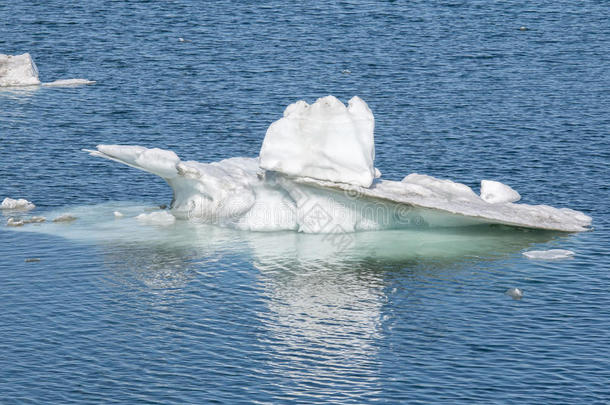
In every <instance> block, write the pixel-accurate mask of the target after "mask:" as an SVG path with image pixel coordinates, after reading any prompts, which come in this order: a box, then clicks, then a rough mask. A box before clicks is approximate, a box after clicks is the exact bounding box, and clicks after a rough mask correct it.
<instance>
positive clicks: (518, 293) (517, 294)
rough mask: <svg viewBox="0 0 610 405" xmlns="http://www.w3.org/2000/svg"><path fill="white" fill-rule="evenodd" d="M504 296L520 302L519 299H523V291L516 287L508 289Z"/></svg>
mask: <svg viewBox="0 0 610 405" xmlns="http://www.w3.org/2000/svg"><path fill="white" fill-rule="evenodd" d="M504 294H506V295H508V296H510V297H512V298H513V299H515V300H520V299H521V298H523V291H522V290H521V289H520V288H516V287H513V288H509V289H508V290H506V292H505V293H504Z"/></svg>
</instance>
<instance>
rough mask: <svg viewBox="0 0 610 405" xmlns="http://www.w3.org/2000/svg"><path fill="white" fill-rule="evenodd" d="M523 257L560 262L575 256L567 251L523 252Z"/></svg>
mask: <svg viewBox="0 0 610 405" xmlns="http://www.w3.org/2000/svg"><path fill="white" fill-rule="evenodd" d="M523 256H525V257H527V258H528V259H537V260H558V259H566V258H568V257H572V256H574V252H572V251H571V250H565V249H550V250H530V251H529V252H523Z"/></svg>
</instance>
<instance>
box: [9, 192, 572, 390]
mask: <svg viewBox="0 0 610 405" xmlns="http://www.w3.org/2000/svg"><path fill="white" fill-rule="evenodd" d="M152 209H153V207H146V206H142V205H130V204H117V203H112V204H103V205H98V206H81V207H70V209H69V211H70V212H71V213H72V214H73V215H74V216H76V217H78V219H77V220H76V221H73V222H71V223H53V222H47V223H42V224H30V225H28V226H24V227H23V228H21V229H17V230H16V231H32V232H42V233H46V234H52V235H58V236H62V237H65V238H68V239H71V240H74V241H78V242H81V243H82V242H84V243H89V244H93V245H94V246H96V247H97V250H98V251H99V252H100V253H101V254H100V256H101V257H102V258H103V260H104V271H105V273H106V274H105V276H104V278H105V279H106V280H108V282H110V283H112V284H114V285H119V286H120V287H121V288H122V289H123V290H127V291H129V292H133V291H135V294H139V292H140V291H143V292H144V293H149V294H139V295H137V297H138V299H141V298H142V297H144V298H147V299H148V303H149V304H150V305H153V306H155V307H156V308H159V307H164V308H165V307H167V308H168V311H167V312H168V314H170V315H164V317H163V319H164V320H166V321H167V323H168V324H169V325H172V327H173V322H174V321H175V320H176V319H175V318H174V314H175V312H177V311H179V309H178V310H177V309H176V307H178V308H179V307H180V306H179V305H176V303H177V302H180V301H181V300H186V299H189V298H188V297H189V296H192V295H193V294H198V293H199V294H201V295H198V296H197V298H196V299H199V300H201V301H202V302H205V303H209V301H212V303H211V304H209V305H207V304H198V305H199V306H197V308H198V309H199V307H200V306H203V307H204V309H205V310H213V311H217V312H218V313H219V314H218V315H216V316H217V317H218V318H222V319H223V321H222V322H225V321H226V322H233V321H235V320H237V321H240V322H241V321H243V319H244V317H246V316H248V317H253V318H254V319H249V320H248V322H249V323H248V326H250V327H253V328H256V333H255V339H257V340H258V341H257V342H255V343H249V344H254V345H257V344H258V345H259V347H263V348H264V351H265V353H264V355H262V356H261V357H262V359H263V361H264V364H263V366H264V367H265V370H266V372H267V373H269V374H277V375H279V376H282V378H285V379H289V380H290V384H286V386H285V387H294V388H295V392H296V391H298V389H299V388H303V387H311V386H315V385H316V384H324V383H327V382H329V381H332V384H333V385H334V386H340V385H341V384H342V381H353V380H354V373H357V377H356V378H357V380H358V382H359V388H358V389H355V390H354V389H352V390H351V392H352V393H354V392H356V393H357V392H359V390H360V392H362V393H363V394H364V393H366V391H367V390H370V389H372V388H373V387H375V386H379V382H378V380H377V376H378V363H379V358H378V350H379V347H380V345H379V344H378V343H379V342H380V340H382V339H383V338H384V333H385V332H384V330H386V329H384V328H387V326H388V324H392V322H393V320H391V319H390V320H389V321H388V320H387V319H386V318H385V316H387V314H388V313H387V311H385V310H384V306H385V305H386V303H387V302H388V300H391V299H393V298H392V295H393V292H392V291H388V287H387V286H388V285H394V286H395V283H393V281H392V277H396V275H397V274H398V276H399V277H400V278H402V279H406V280H413V279H417V278H419V279H428V280H430V279H431V280H438V279H439V278H442V277H451V275H450V273H452V272H459V271H461V269H466V268H468V269H470V268H472V267H473V266H475V265H476V264H477V263H483V264H485V263H486V262H487V261H489V260H490V259H491V260H493V259H494V258H502V257H505V256H506V255H510V254H512V253H517V252H520V251H522V250H524V249H527V248H530V247H531V246H533V245H535V244H539V243H544V242H547V241H549V240H551V239H554V238H557V237H560V235H563V234H561V233H553V232H542V231H527V230H514V229H507V228H505V227H486V228H485V229H472V228H453V229H436V230H434V229H415V230H391V231H379V232H358V233H350V234H342V235H339V236H347V237H350V238H352V239H350V243H348V244H346V245H344V246H342V250H340V251H338V250H337V249H338V247H337V245H335V244H334V243H333V240H332V238H334V237H337V236H338V235H336V234H305V233H298V232H269V233H266V232H245V231H239V230H233V229H228V228H221V227H216V226H211V225H206V224H197V223H192V222H189V221H180V220H177V221H175V223H173V224H170V225H155V224H154V223H148V222H142V221H139V220H138V219H136V217H137V216H138V215H139V214H141V213H142V212H151V211H150V210H152ZM114 211H120V212H121V213H123V214H124V216H123V217H120V218H116V217H115V215H114ZM63 212H64V211H58V212H54V213H53V212H51V213H45V215H47V216H48V217H55V216H57V215H59V214H61V213H63ZM515 256H517V257H519V258H520V257H521V255H520V254H515ZM236 258H243V260H246V261H247V262H248V263H252V264H253V266H254V268H252V266H250V265H248V266H246V269H245V270H242V269H240V268H239V267H240V265H239V263H240V262H239V261H237V264H235V262H236ZM523 260H525V259H523ZM244 271H245V272H248V273H249V274H248V276H249V277H248V278H247V280H248V283H247V285H243V286H240V285H235V284H233V282H234V280H236V279H237V280H243V279H242V278H240V276H237V277H235V276H234V274H236V273H239V272H244ZM227 274H229V275H230V276H227ZM227 278H228V279H227ZM223 283H224V284H223ZM416 285H417V283H416V282H414V283H413V285H407V288H409V289H410V290H409V292H408V294H402V296H405V295H406V296H408V299H410V300H412V301H410V302H408V307H406V308H405V310H407V311H408V310H409V309H413V308H416V309H421V311H415V312H418V313H417V314H413V315H410V317H409V319H415V320H416V321H417V322H418V323H417V325H418V327H421V326H422V325H423V327H424V328H425V327H428V326H429V329H430V330H432V331H434V333H442V330H443V324H442V320H439V319H438V318H435V317H436V315H435V314H430V313H429V312H426V311H425V309H424V306H425V302H426V301H425V298H422V297H421V296H420V292H419V291H418V290H417V287H416ZM189 287H190V288H189ZM223 288H226V290H223ZM241 294H249V295H250V296H248V297H247V298H246V299H244V297H243V296H242V295H241ZM249 299H250V300H255V301H256V302H257V303H258V304H259V305H258V306H257V307H256V309H255V310H250V309H248V312H247V313H246V314H245V315H243V316H242V315H235V314H230V315H228V314H227V315H225V314H224V312H223V311H236V312H238V313H240V312H242V311H245V309H244V308H242V306H243V305H244V302H248V300H249ZM420 306H421V308H420ZM210 308H211V309H210ZM254 311H256V312H254ZM177 318H178V319H182V318H181V317H180V316H177ZM423 318H425V319H423ZM189 319H195V320H196V321H194V322H200V323H201V325H202V327H203V328H204V329H206V330H207V328H210V329H211V331H210V332H209V333H222V332H224V331H223V330H219V329H217V328H218V327H219V326H218V324H215V325H211V326H208V325H207V324H206V323H205V322H206V317H205V314H199V313H197V314H194V315H192V318H189ZM437 323H438V324H437ZM223 325H224V324H222V325H221V326H223ZM405 327H409V326H408V325H407V326H405ZM439 331H441V332H439ZM206 333H208V332H206ZM249 336H250V335H249ZM285 389H289V388H285ZM287 394H290V393H289V392H288V393H287Z"/></svg>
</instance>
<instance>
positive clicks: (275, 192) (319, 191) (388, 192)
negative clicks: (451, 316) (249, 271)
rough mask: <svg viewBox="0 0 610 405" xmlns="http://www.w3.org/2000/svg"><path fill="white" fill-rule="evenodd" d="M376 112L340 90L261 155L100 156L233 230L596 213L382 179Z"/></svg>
mask: <svg viewBox="0 0 610 405" xmlns="http://www.w3.org/2000/svg"><path fill="white" fill-rule="evenodd" d="M373 128H374V119H373V115H372V113H371V111H370V110H369V108H368V106H367V105H366V103H365V102H364V101H362V100H361V99H359V98H358V97H354V98H352V99H351V100H350V102H349V103H348V106H347V107H346V106H345V105H343V103H341V102H340V101H339V100H337V99H336V98H334V97H332V96H328V97H324V98H321V99H319V100H318V101H316V102H315V103H314V104H312V105H311V106H310V105H308V104H307V103H305V102H304V101H299V102H297V103H294V104H291V105H290V106H288V108H286V111H285V112H284V117H283V118H281V119H280V120H278V121H276V122H274V123H273V124H271V126H270V127H269V130H268V131H267V135H266V136H265V140H264V142H263V146H262V148H261V152H260V157H259V158H231V159H226V160H222V161H220V162H214V163H199V162H194V161H182V160H181V159H180V158H179V157H178V156H177V155H176V154H175V153H174V152H172V151H168V150H162V149H157V148H153V149H148V148H145V147H142V146H130V145H98V146H97V150H88V152H90V153H91V155H93V156H99V157H103V158H106V159H110V160H114V161H117V162H121V163H124V164H127V165H129V166H132V167H135V168H137V169H140V170H144V171H147V172H150V173H153V174H156V175H158V176H161V177H162V178H164V179H165V180H166V181H167V182H168V184H169V185H170V186H171V187H172V189H173V191H174V199H173V201H172V204H171V207H170V208H171V214H172V215H173V216H174V217H176V218H178V219H189V220H192V221H199V222H204V223H208V224H215V225H220V226H224V227H230V228H236V229H243V230H254V231H275V230H295V231H300V232H306V233H345V232H354V231H364V230H382V229H402V228H417V229H423V228H449V227H464V226H473V225H486V224H487V225H489V224H500V225H508V226H513V227H523V228H533V229H545V230H554V231H565V232H579V231H585V230H587V229H588V227H589V225H590V224H591V218H590V217H588V216H587V215H585V214H583V213H581V212H578V211H574V210H571V209H568V208H553V207H550V206H547V205H528V204H516V203H515V201H518V200H519V199H520V195H519V193H517V192H516V191H515V190H513V189H512V188H510V187H509V186H507V185H505V184H502V183H500V182H497V181H491V180H483V181H482V183H481V195H480V196H479V195H477V194H476V193H475V192H474V191H473V190H472V189H470V187H468V186H466V185H464V184H460V183H455V182H453V181H450V180H443V179H437V178H434V177H431V176H426V175H422V174H417V173H413V174H410V175H408V176H406V177H405V178H404V179H403V180H402V181H388V180H375V181H373V180H374V178H375V177H378V171H377V170H376V169H375V168H374V157H375V151H374V144H373Z"/></svg>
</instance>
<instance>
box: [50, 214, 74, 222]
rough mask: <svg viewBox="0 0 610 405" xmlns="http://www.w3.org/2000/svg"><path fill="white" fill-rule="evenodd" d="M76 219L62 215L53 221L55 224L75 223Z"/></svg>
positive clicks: (68, 215)
mask: <svg viewBox="0 0 610 405" xmlns="http://www.w3.org/2000/svg"><path fill="white" fill-rule="evenodd" d="M75 220H76V217H75V216H74V215H72V214H62V215H60V216H58V217H57V218H55V219H53V222H72V221H75Z"/></svg>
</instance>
